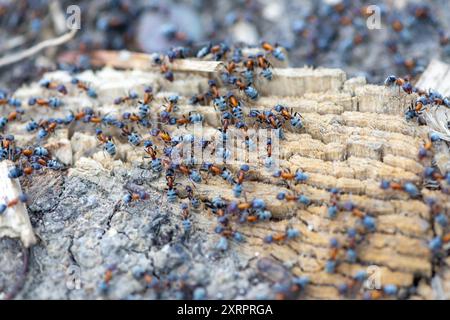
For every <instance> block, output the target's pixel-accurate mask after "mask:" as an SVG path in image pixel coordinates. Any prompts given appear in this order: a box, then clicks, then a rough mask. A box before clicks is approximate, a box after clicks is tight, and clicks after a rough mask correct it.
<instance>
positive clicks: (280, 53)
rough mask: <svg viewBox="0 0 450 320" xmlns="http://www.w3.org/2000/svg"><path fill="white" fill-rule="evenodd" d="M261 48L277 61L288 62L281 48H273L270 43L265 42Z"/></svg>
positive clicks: (276, 46)
mask: <svg viewBox="0 0 450 320" xmlns="http://www.w3.org/2000/svg"><path fill="white" fill-rule="evenodd" d="M261 47H262V48H263V49H264V50H266V51H267V52H269V53H270V54H272V55H273V56H274V57H275V58H276V59H277V60H279V61H284V60H286V57H285V55H284V53H283V51H282V49H281V47H280V46H278V45H275V46H273V45H271V44H270V43H268V42H266V41H263V42H262V43H261Z"/></svg>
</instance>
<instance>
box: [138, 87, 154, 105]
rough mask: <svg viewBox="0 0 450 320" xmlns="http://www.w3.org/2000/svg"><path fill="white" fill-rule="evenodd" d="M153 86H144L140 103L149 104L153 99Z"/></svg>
mask: <svg viewBox="0 0 450 320" xmlns="http://www.w3.org/2000/svg"><path fill="white" fill-rule="evenodd" d="M153 98H154V97H153V88H152V87H150V86H148V87H145V88H144V98H143V100H142V101H140V102H141V104H149V103H151V102H152V101H153Z"/></svg>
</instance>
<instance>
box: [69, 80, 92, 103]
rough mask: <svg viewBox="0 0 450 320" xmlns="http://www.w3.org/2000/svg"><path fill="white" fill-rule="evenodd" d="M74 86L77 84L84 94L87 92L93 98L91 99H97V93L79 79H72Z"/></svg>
mask: <svg viewBox="0 0 450 320" xmlns="http://www.w3.org/2000/svg"><path fill="white" fill-rule="evenodd" d="M72 84H76V85H77V88H79V89H81V90H83V91H84V92H86V94H87V95H88V96H89V97H91V98H97V93H96V91H95V90H94V89H93V88H92V87H89V86H88V85H87V84H86V83H84V82H82V81H80V80H79V79H77V78H73V79H72Z"/></svg>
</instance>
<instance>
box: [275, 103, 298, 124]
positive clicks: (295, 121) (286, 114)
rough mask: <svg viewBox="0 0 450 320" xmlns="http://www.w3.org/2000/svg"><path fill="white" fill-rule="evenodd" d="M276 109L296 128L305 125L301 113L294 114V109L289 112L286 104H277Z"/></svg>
mask: <svg viewBox="0 0 450 320" xmlns="http://www.w3.org/2000/svg"><path fill="white" fill-rule="evenodd" d="M274 109H275V111H277V112H278V113H280V114H281V116H282V117H283V118H284V119H285V120H289V121H290V123H291V126H292V127H294V128H295V129H301V128H302V127H303V123H302V118H303V117H302V115H301V114H300V113H298V112H295V113H294V114H292V111H291V112H289V111H288V109H287V108H286V107H285V106H282V105H280V104H278V105H276V106H275V108H274Z"/></svg>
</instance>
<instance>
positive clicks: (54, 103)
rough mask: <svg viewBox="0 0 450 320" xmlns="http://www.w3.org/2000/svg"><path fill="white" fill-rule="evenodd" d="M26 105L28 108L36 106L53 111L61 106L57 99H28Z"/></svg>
mask: <svg viewBox="0 0 450 320" xmlns="http://www.w3.org/2000/svg"><path fill="white" fill-rule="evenodd" d="M28 105H29V106H34V105H38V106H40V107H51V108H53V109H56V108H59V107H60V106H61V105H62V102H61V100H60V99H59V98H57V97H50V98H49V99H44V98H33V97H32V98H30V99H28Z"/></svg>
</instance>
